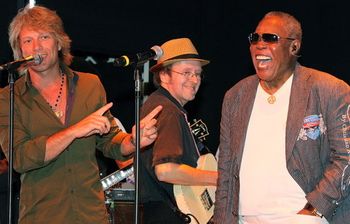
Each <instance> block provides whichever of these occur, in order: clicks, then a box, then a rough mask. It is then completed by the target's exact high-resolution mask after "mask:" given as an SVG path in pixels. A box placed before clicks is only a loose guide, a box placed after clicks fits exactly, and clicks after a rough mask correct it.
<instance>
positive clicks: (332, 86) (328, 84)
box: [296, 66, 350, 93]
mask: <svg viewBox="0 0 350 224" xmlns="http://www.w3.org/2000/svg"><path fill="white" fill-rule="evenodd" d="M296 75H297V76H299V77H296V79H304V78H305V79H306V81H307V82H308V84H309V85H310V89H314V90H318V91H320V92H334V91H337V92H339V91H346V92H348V93H349V90H350V87H349V85H348V84H347V83H346V82H345V81H344V80H341V79H339V78H337V77H336V76H334V75H332V74H329V73H327V72H324V71H320V70H317V69H314V68H309V67H305V66H298V67H297V69H296Z"/></svg>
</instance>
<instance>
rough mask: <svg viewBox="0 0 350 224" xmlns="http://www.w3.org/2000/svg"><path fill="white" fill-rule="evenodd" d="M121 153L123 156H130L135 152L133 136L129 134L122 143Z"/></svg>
mask: <svg viewBox="0 0 350 224" xmlns="http://www.w3.org/2000/svg"><path fill="white" fill-rule="evenodd" d="M120 151H121V154H122V155H123V156H128V155H130V154H131V153H134V152H135V142H134V141H133V138H132V135H131V134H128V135H127V136H126V137H124V139H123V140H122V142H121V145H120Z"/></svg>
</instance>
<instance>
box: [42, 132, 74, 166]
mask: <svg viewBox="0 0 350 224" xmlns="http://www.w3.org/2000/svg"><path fill="white" fill-rule="evenodd" d="M75 138H76V137H75V135H74V131H73V129H72V128H67V129H64V130H62V131H60V132H57V133H55V134H53V135H51V136H50V137H49V138H48V139H47V142H46V149H45V162H47V161H50V160H52V159H54V158H56V157H57V156H58V155H59V154H61V153H62V152H63V151H64V150H65V149H66V148H67V147H68V146H69V145H70V144H71V143H72V142H73V141H74V139H75Z"/></svg>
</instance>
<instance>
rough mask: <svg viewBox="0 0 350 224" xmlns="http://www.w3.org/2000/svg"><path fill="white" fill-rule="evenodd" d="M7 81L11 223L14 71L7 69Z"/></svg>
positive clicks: (9, 210) (9, 221) (9, 213)
mask: <svg viewBox="0 0 350 224" xmlns="http://www.w3.org/2000/svg"><path fill="white" fill-rule="evenodd" d="M8 82H9V89H10V107H9V113H10V114H9V139H8V140H9V147H8V148H9V149H8V153H9V155H8V163H9V165H8V224H12V192H13V135H14V132H13V129H14V127H13V126H14V122H13V121H14V83H15V78H14V71H13V70H12V69H8Z"/></svg>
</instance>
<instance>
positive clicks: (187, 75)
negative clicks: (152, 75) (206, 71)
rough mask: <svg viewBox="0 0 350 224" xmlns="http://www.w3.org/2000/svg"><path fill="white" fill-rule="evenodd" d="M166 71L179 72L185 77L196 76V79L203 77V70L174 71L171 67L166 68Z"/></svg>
mask: <svg viewBox="0 0 350 224" xmlns="http://www.w3.org/2000/svg"><path fill="white" fill-rule="evenodd" d="M168 71H171V72H174V73H177V74H180V75H182V76H184V77H185V78H187V79H189V78H193V77H196V78H197V79H203V77H204V75H203V72H199V73H196V72H178V71H174V70H171V69H168Z"/></svg>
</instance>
